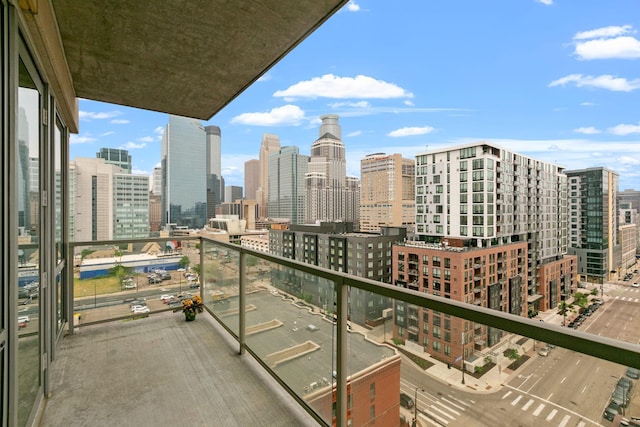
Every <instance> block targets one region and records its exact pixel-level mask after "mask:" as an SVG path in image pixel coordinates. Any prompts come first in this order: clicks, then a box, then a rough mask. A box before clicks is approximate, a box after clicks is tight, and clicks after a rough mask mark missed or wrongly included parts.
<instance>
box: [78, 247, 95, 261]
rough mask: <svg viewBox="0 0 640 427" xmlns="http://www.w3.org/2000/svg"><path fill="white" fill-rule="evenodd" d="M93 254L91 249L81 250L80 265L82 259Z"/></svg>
mask: <svg viewBox="0 0 640 427" xmlns="http://www.w3.org/2000/svg"><path fill="white" fill-rule="evenodd" d="M93 252H94V251H92V250H91V249H83V250H82V252H80V264H82V261H84V259H85V258H86V257H88V256H89V255H91V254H92V253H93Z"/></svg>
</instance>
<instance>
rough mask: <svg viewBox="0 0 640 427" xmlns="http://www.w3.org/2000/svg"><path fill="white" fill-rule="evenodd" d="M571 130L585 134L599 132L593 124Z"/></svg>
mask: <svg viewBox="0 0 640 427" xmlns="http://www.w3.org/2000/svg"><path fill="white" fill-rule="evenodd" d="M573 131H574V132H577V133H583V134H585V135H596V134H598V133H601V131H600V130H598V129H596V128H594V127H593V126H589V127H581V128H577V129H574V130H573Z"/></svg>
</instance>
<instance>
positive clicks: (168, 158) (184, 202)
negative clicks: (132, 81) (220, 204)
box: [161, 115, 207, 228]
mask: <svg viewBox="0 0 640 427" xmlns="http://www.w3.org/2000/svg"><path fill="white" fill-rule="evenodd" d="M161 161H162V214H163V224H164V225H179V226H187V227H191V228H202V227H204V225H205V223H206V216H207V215H206V214H207V149H206V139H205V130H204V128H203V126H202V124H201V123H200V122H199V121H198V120H195V119H190V118H186V117H180V116H174V115H170V116H169V122H168V123H167V126H166V127H165V130H164V134H163V136H162V160H161Z"/></svg>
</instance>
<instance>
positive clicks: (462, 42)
mask: <svg viewBox="0 0 640 427" xmlns="http://www.w3.org/2000/svg"><path fill="white" fill-rule="evenodd" d="M516 3H517V4H516ZM617 4H618V7H616V8H611V7H608V5H607V4H604V3H602V4H596V2H593V3H584V2H580V3H576V2H571V3H565V2H560V1H558V0H555V1H551V0H545V1H535V0H528V1H524V2H506V1H493V2H490V3H489V4H475V3H467V2H447V3H446V4H423V3H421V2H410V3H408V4H406V7H405V8H398V7H397V6H396V7H394V6H393V5H391V4H388V5H387V4H377V3H374V2H371V1H366V0H360V1H357V2H355V3H354V2H350V3H349V4H348V5H346V6H345V7H344V8H343V9H342V10H341V11H340V12H339V13H337V14H336V15H335V16H333V17H332V18H331V19H329V20H328V22H327V23H326V24H325V25H323V26H322V27H321V28H319V29H318V31H316V32H315V33H313V34H312V35H311V36H309V38H307V39H306V40H305V41H303V42H302V43H301V44H300V46H298V47H297V48H295V49H294V50H293V51H292V53H291V54H290V55H288V56H287V57H286V58H284V59H283V60H282V61H281V62H280V63H278V64H276V65H275V66H274V67H273V68H272V69H271V70H269V71H268V72H267V73H266V74H265V75H264V76H263V77H261V78H260V79H259V80H258V81H256V82H255V83H254V84H253V85H252V86H251V87H249V88H248V89H247V90H246V91H245V92H244V93H242V94H241V95H240V96H239V97H238V98H236V99H235V100H234V101H232V102H231V103H230V104H229V105H228V106H227V107H226V108H224V109H223V110H222V111H220V112H219V113H218V114H217V115H215V116H214V117H213V118H212V119H211V120H209V121H207V122H203V125H215V126H219V127H220V128H221V134H222V136H221V138H222V175H223V177H224V178H225V182H226V185H240V186H244V183H243V171H244V162H245V161H247V160H249V159H255V158H258V154H259V149H260V143H261V139H262V135H263V134H264V133H270V134H276V135H278V136H279V138H280V142H281V145H282V146H291V145H293V146H297V147H299V148H300V153H301V154H309V150H310V147H311V144H312V143H313V141H314V140H315V139H316V133H317V128H318V125H319V122H320V119H319V117H320V116H321V115H324V114H337V115H339V116H340V123H341V125H342V127H343V142H344V144H345V150H346V160H347V174H348V175H350V176H358V177H359V176H360V160H361V159H362V158H364V157H365V156H366V155H368V154H372V153H376V152H384V153H387V154H393V153H400V154H402V155H403V156H404V157H407V158H413V157H414V156H415V155H417V154H419V153H422V152H425V151H426V150H434V149H442V148H445V147H449V146H456V145H460V144H465V143H471V142H478V141H483V140H486V141H489V142H491V143H492V144H496V145H499V146H501V147H504V148H507V149H509V150H512V151H516V152H519V153H522V154H523V155H526V156H530V157H532V158H536V159H540V160H542V161H546V162H552V163H556V164H558V165H561V166H563V167H565V168H566V169H570V170H572V169H583V168H589V167H605V168H609V169H612V170H614V171H615V172H617V173H618V174H619V176H620V190H621V191H623V190H625V189H636V188H640V178H639V177H640V172H638V171H636V169H637V165H638V163H640V124H639V123H640V122H639V119H640V118H639V116H638V113H637V108H634V106H637V105H640V99H639V97H638V93H640V92H639V91H638V89H640V79H639V77H638V75H637V71H636V70H635V69H634V65H636V64H637V60H638V58H640V40H639V38H638V35H637V30H638V28H640V22H637V21H634V20H633V19H631V18H630V14H629V13H628V12H629V11H630V10H632V2H630V1H620V2H618V3H617ZM407 8H410V9H411V10H412V13H406V12H407ZM478 17H481V19H479V18H478ZM507 17H508V18H509V19H508V20H507ZM381 25H385V26H389V25H391V26H393V27H395V33H394V34H396V35H397V36H394V37H389V36H388V34H390V32H389V31H384V32H380V31H379V30H378V29H379V27H380V26H381ZM460 29H462V30H460ZM391 33H392V32H391ZM302 64H304V65H302ZM80 111H81V112H80V118H81V123H80V133H79V134H78V135H73V136H72V138H71V142H72V144H71V148H70V149H71V156H70V157H71V159H73V158H75V157H94V156H95V153H96V152H97V151H98V150H99V149H100V148H102V147H110V148H123V149H128V150H129V152H130V154H131V155H132V158H133V170H134V172H137V173H146V174H149V175H151V174H152V172H153V168H154V167H155V166H157V165H158V164H159V162H160V134H159V129H162V128H163V127H164V126H165V124H166V123H167V121H168V116H167V115H166V114H160V113H155V112H149V111H143V110H136V109H131V108H128V107H122V106H116V105H111V104H104V103H98V102H93V101H87V100H80Z"/></svg>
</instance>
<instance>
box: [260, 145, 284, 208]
mask: <svg viewBox="0 0 640 427" xmlns="http://www.w3.org/2000/svg"><path fill="white" fill-rule="evenodd" d="M278 150H280V138H279V137H278V135H272V134H268V133H265V134H264V135H262V144H261V145H260V158H259V159H260V186H259V188H258V190H257V191H256V200H257V201H258V212H259V215H260V218H266V217H267V216H269V213H268V212H269V207H268V206H267V205H268V201H269V156H270V155H271V153H275V152H277V151H278Z"/></svg>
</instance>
